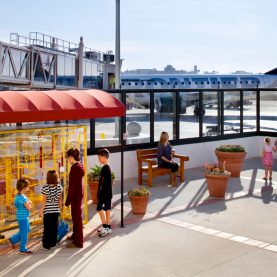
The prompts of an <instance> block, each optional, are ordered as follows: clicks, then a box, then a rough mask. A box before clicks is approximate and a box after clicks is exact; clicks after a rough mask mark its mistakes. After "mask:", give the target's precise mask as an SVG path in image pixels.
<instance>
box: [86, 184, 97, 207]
mask: <svg viewBox="0 0 277 277" xmlns="http://www.w3.org/2000/svg"><path fill="white" fill-rule="evenodd" d="M88 184H89V189H90V193H91V200H92V202H93V204H97V203H98V197H97V191H98V181H90V182H89V183H88Z"/></svg>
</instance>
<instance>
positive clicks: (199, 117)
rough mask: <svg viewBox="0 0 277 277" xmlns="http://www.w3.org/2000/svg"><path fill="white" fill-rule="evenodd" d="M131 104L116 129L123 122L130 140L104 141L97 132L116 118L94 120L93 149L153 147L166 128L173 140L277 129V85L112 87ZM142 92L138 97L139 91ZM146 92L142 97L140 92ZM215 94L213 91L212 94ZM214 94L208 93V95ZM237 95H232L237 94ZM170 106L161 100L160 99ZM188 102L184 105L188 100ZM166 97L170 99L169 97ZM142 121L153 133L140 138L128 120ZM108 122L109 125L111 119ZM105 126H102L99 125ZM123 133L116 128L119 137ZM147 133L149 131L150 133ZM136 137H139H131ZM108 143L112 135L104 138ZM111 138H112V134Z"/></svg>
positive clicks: (276, 132) (199, 139)
mask: <svg viewBox="0 0 277 277" xmlns="http://www.w3.org/2000/svg"><path fill="white" fill-rule="evenodd" d="M109 92H110V93H113V94H114V95H115V96H117V97H119V98H120V100H121V101H122V102H123V103H124V104H125V105H126V107H127V110H126V116H125V117H122V118H121V119H119V118H118V119H115V121H114V125H115V128H114V129H115V130H116V129H118V130H119V127H118V126H121V124H122V131H123V132H124V133H127V135H128V139H127V141H122V142H121V141H120V140H119V138H118V140H113V141H115V142H114V143H113V144H110V145H105V144H101V139H98V138H97V133H99V132H101V131H103V133H104V132H105V131H106V130H107V129H108V128H110V127H108V126H110V125H111V120H108V119H107V121H106V123H105V120H104V121H103V120H101V121H99V120H97V119H96V120H91V121H90V149H88V152H89V154H94V153H96V151H97V150H98V149H99V148H101V147H104V146H109V149H110V150H111V151H112V152H117V151H120V145H121V143H123V144H124V147H125V148H124V149H125V150H134V149H138V148H149V147H153V146H156V145H157V142H158V140H159V136H160V132H161V131H167V132H168V133H169V134H170V141H171V143H172V144H173V145H181V144H189V143H199V142H204V141H215V140H224V139H230V138H241V137H249V136H256V135H270V136H275V137H276V135H277V127H276V126H277V110H276V108H275V107H276V106H277V89H272V88H270V89H263V88H261V89H257V88H251V89H249V88H246V89H224V90H223V89H194V90H193V89H171V90H164V89H155V90H110V91H109ZM136 94H137V97H136ZM142 95H144V100H145V99H146V98H147V99H146V100H147V101H148V104H147V103H146V102H147V101H144V103H142V101H141V100H140V99H141V96H142ZM211 95H212V96H211ZM208 96H209V97H208ZM232 96H233V97H232ZM162 97H164V98H165V99H163V100H162V101H163V102H162V103H163V104H164V106H165V108H166V109H164V110H163V109H162V107H159V106H158V103H157V101H160V100H161V98H162ZM185 100H186V102H185V103H187V106H186V107H184V105H183V103H184V101H185ZM166 101H167V102H166ZM131 122H137V123H138V124H139V125H142V126H141V127H142V128H141V129H143V128H144V127H145V125H147V128H145V129H147V130H148V133H147V134H143V135H141V139H139V136H140V135H138V137H134V136H132V135H131V134H130V133H128V131H127V129H128V124H130V123H131ZM105 124H106V125H107V126H106V125H105ZM99 126H100V127H99ZM117 135H118V134H116V133H115V134H114V135H113V136H111V137H113V138H115V137H116V136H117ZM146 135H147V136H146ZM132 139H133V140H134V141H132ZM104 141H105V143H106V141H107V140H103V141H102V142H103V143H104ZM111 141H112V140H111Z"/></svg>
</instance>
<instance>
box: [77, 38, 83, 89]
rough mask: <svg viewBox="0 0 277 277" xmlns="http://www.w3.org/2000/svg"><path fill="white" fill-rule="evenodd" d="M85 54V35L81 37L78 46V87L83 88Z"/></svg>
mask: <svg viewBox="0 0 277 277" xmlns="http://www.w3.org/2000/svg"><path fill="white" fill-rule="evenodd" d="M83 56H84V41H83V37H80V42H79V47H78V83H77V87H78V89H82V88H83V61H84V59H83Z"/></svg>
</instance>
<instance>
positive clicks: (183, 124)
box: [179, 92, 199, 139]
mask: <svg viewBox="0 0 277 277" xmlns="http://www.w3.org/2000/svg"><path fill="white" fill-rule="evenodd" d="M198 101H199V95H198V92H180V124H179V125H180V138H181V139H183V138H195V137H199V118H198V116H195V113H196V111H197V109H196V108H197V105H198V103H199V102H198Z"/></svg>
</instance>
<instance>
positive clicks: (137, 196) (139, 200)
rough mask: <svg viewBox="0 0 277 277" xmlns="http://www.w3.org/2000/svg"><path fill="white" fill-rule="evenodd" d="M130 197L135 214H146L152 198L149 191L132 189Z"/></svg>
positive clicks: (129, 192)
mask: <svg viewBox="0 0 277 277" xmlns="http://www.w3.org/2000/svg"><path fill="white" fill-rule="evenodd" d="M128 196H129V199H130V202H131V205H132V210H133V213H134V214H145V212H146V208H147V204H148V199H149V196H150V192H149V190H147V189H145V188H144V187H141V188H135V189H130V190H129V191H128Z"/></svg>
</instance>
